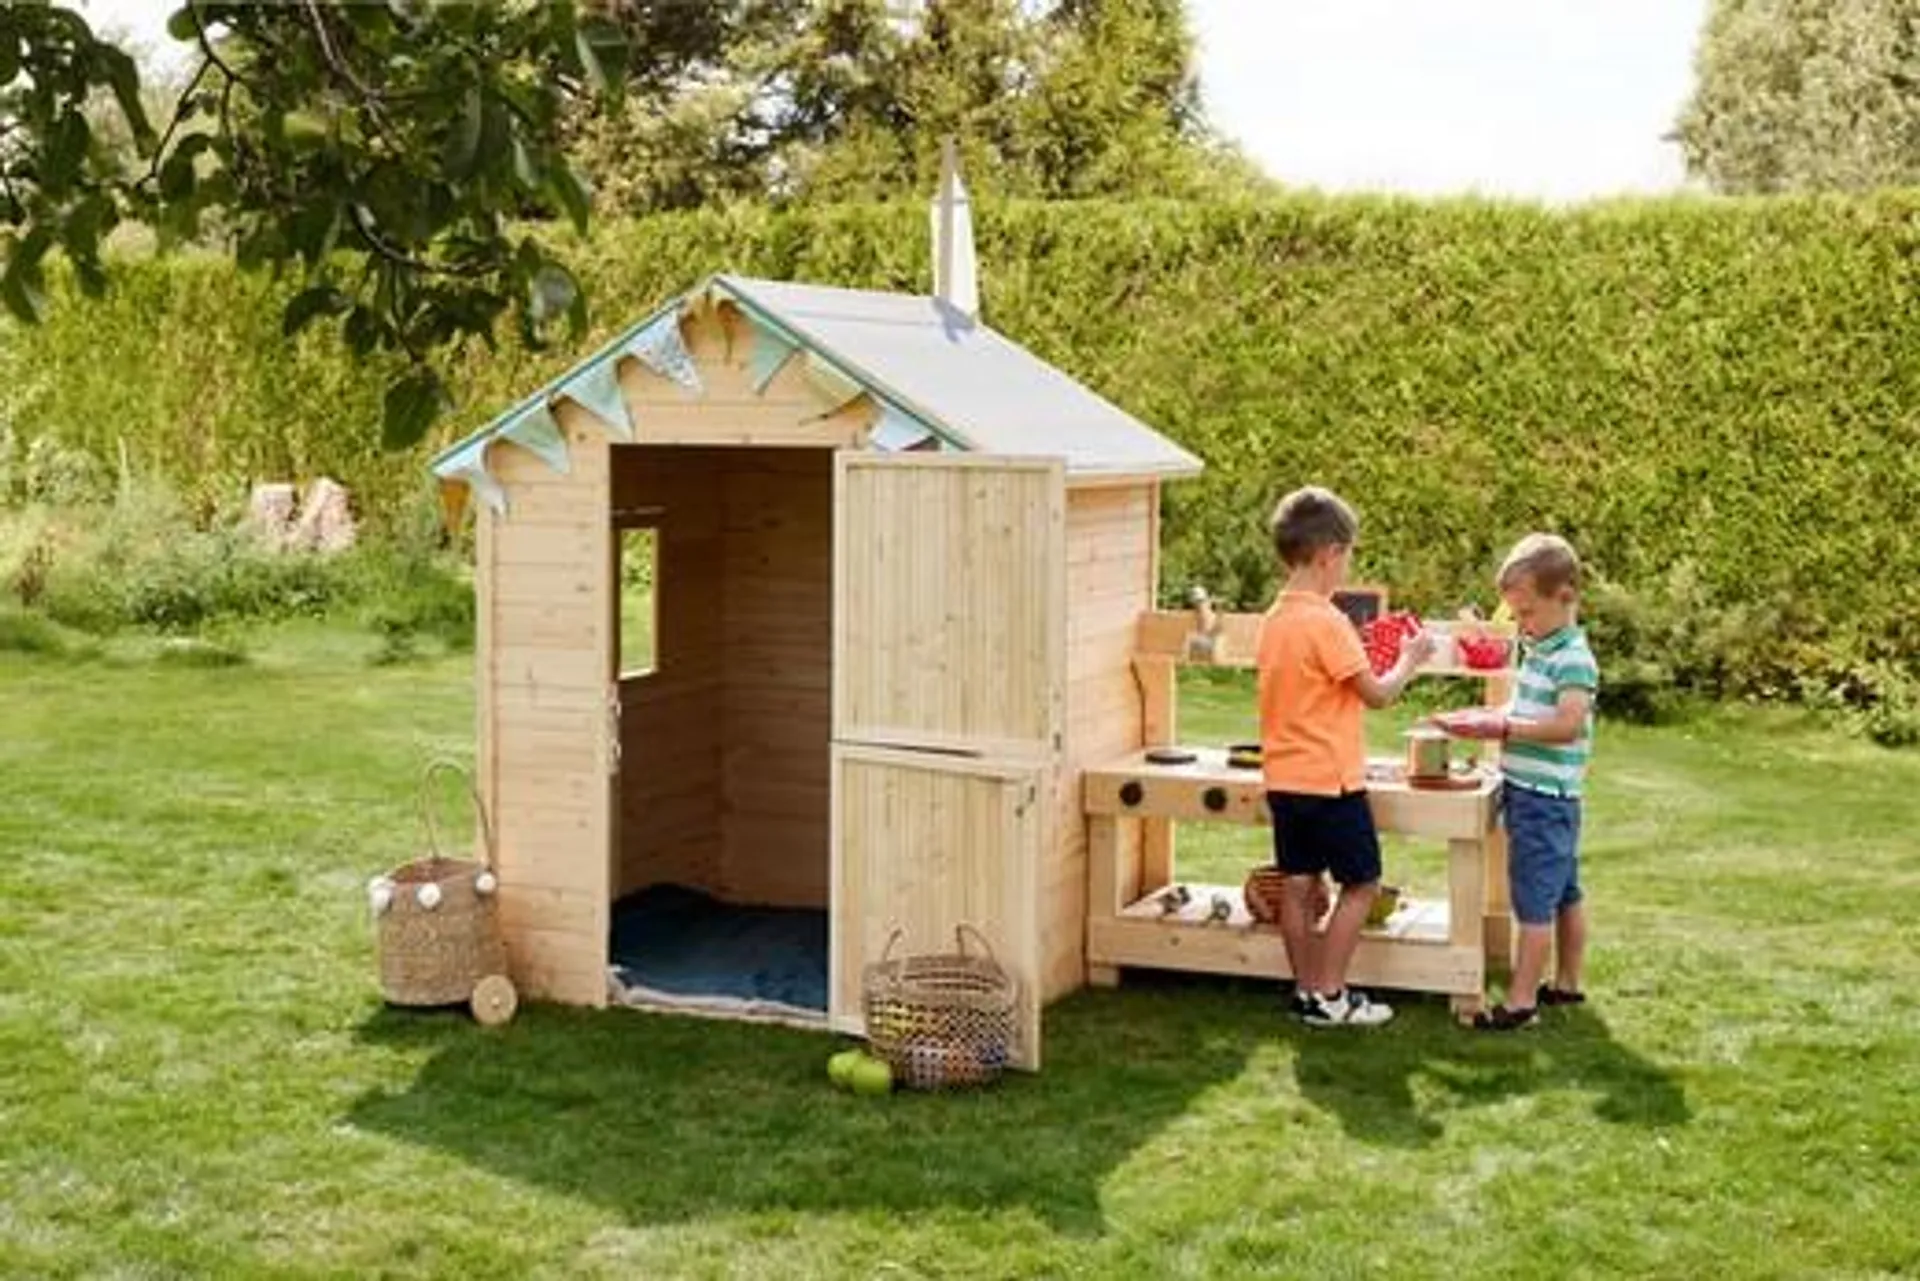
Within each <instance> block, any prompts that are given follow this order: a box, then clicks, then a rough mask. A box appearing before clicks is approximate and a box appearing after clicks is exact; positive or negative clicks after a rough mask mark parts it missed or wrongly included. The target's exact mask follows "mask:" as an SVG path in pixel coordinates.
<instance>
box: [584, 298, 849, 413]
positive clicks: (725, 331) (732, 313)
mask: <svg viewBox="0 0 1920 1281" xmlns="http://www.w3.org/2000/svg"><path fill="white" fill-rule="evenodd" d="M680 331H681V335H682V337H683V338H684V340H685V342H686V344H687V351H688V353H689V354H690V355H692V357H693V359H694V363H695V364H696V365H697V366H698V367H699V370H700V381H701V386H702V391H701V393H700V394H699V395H695V394H693V393H692V392H689V391H687V390H685V389H683V388H681V387H680V386H679V385H678V384H677V383H675V382H673V381H672V380H670V379H667V378H664V377H662V376H660V375H659V374H656V373H654V372H653V371H652V370H650V369H648V368H647V367H646V366H644V365H642V364H641V363H640V362H639V361H637V360H622V361H621V362H620V365H619V375H620V387H621V390H622V391H623V392H624V393H625V394H626V398H627V406H628V409H629V410H630V411H631V412H632V414H633V420H634V423H635V424H636V431H637V434H638V438H639V440H640V442H641V443H643V444H663V445H666V444H672V445H739V446H768V445H772V446H810V447H813V448H826V449H841V448H849V447H851V446H853V445H855V444H857V443H858V442H859V441H860V439H861V438H862V437H863V435H864V433H865V432H867V431H868V430H869V429H871V428H872V426H873V424H874V423H875V422H876V421H877V420H878V418H879V406H878V405H876V404H875V403H874V401H873V400H872V398H871V397H868V396H865V395H862V396H858V397H856V398H855V399H854V400H852V401H850V402H848V403H847V404H846V405H844V406H841V407H840V408H839V409H837V410H834V409H832V407H830V406H827V405H825V404H823V403H822V400H821V395H820V393H819V391H817V390H816V389H815V388H814V386H813V384H812V383H811V382H809V381H808V380H807V376H806V373H805V370H804V367H803V364H802V362H801V360H800V359H798V358H795V359H791V360H788V361H787V362H786V364H784V365H782V366H781V367H780V369H779V371H778V372H777V373H775V374H774V376H773V378H772V380H771V381H770V382H768V383H767V385H766V387H765V388H764V389H763V390H762V391H759V392H756V391H754V389H753V381H752V376H751V373H750V371H749V370H748V361H749V359H750V358H751V357H752V354H753V335H752V333H751V332H750V330H749V329H748V328H747V322H746V320H745V318H744V317H742V316H741V315H740V314H739V312H738V311H737V309H735V308H734V307H733V306H732V305H731V304H723V305H721V306H720V307H718V308H713V307H707V306H701V307H699V308H698V309H696V310H695V312H694V313H693V314H692V315H690V316H688V317H687V318H686V319H684V320H683V321H682V323H681V326H680Z"/></svg>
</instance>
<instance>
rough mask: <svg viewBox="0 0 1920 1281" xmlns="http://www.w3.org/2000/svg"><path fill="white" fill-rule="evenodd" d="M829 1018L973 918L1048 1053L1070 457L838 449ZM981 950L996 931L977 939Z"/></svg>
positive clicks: (1019, 1053) (1033, 1056)
mask: <svg viewBox="0 0 1920 1281" xmlns="http://www.w3.org/2000/svg"><path fill="white" fill-rule="evenodd" d="M834 484H835V505H834V511H835V528H834V612H833V768H832V779H833V798H832V807H833V808H832V821H833V836H832V846H833V869H832V887H833V905H832V906H833V911H832V944H831V953H830V961H829V968H830V971H831V972H830V975H829V984H830V988H831V998H830V999H831V1008H830V1011H829V1014H830V1018H831V1021H832V1023H833V1025H834V1026H835V1027H837V1028H840V1029H843V1030H846V1031H852V1032H858V1031H860V1030H861V1029H862V1021H863V1020H862V1010H861V971H862V968H863V967H864V966H865V965H866V964H868V963H869V962H872V961H876V960H878V959H880V957H881V956H882V955H883V954H884V953H885V951H886V948H887V946H888V943H889V940H890V939H892V938H893V936H894V935H895V933H896V931H897V932H898V933H899V939H898V942H897V943H896V944H895V951H894V954H895V955H896V956H899V955H905V954H909V953H927V952H951V951H953V950H954V948H955V946H956V944H955V932H956V930H957V929H959V928H960V927H962V926H966V927H971V929H972V930H974V931H977V932H978V935H979V936H980V938H981V939H984V941H985V944H986V946H987V948H989V949H990V950H991V951H992V953H993V956H994V959H995V960H997V961H998V962H999V964H1000V965H1001V967H1002V968H1004V969H1005V970H1006V971H1007V972H1008V973H1009V974H1010V975H1012V976H1013V978H1014V979H1015V981H1016V984H1017V987H1018V992H1019V1002H1020V1004H1019V1010H1018V1017H1017V1020H1016V1027H1017V1037H1018V1042H1017V1044H1016V1046H1015V1047H1014V1061H1015V1062H1016V1063H1019V1064H1021V1065H1023V1066H1028V1067H1035V1066H1038V1064H1039V1057H1040V984H1039V978H1040V965H1041V961H1042V959H1043V956H1042V948H1041V942H1042V940H1041V939H1040V938H1039V937H1038V933H1037V902H1038V899H1039V897H1040V890H1041V886H1040V884H1039V874H1040V869H1041V867H1042V866H1043V863H1044V854H1045V852H1046V850H1047V848H1048V844H1047V843H1048V841H1049V840H1050V839H1051V837H1052V835H1053V829H1054V817H1053V816H1054V812H1055V809H1056V807H1055V806H1054V804H1053V797H1054V787H1055V784H1056V766H1057V759H1058V755H1059V750H1060V736H1061V721H1062V717H1063V714H1064V707H1065V665H1066V608H1065V602H1064V594H1065V583H1066V561H1065V522H1066V490H1065V483H1064V478H1063V475H1062V470H1061V467H1060V465H1059V464H1058V463H1057V462H1050V461H1046V460H1034V459H1001V458H987V457H980V456H974V455H969V456H955V455H915V456H906V455H880V454H865V453H843V454H841V455H839V456H838V458H837V461H836V464H835V474H834ZM969 946H970V947H971V948H973V949H975V950H977V949H978V947H979V944H977V943H975V942H973V940H972V939H971V938H970V939H969Z"/></svg>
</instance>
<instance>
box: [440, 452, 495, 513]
mask: <svg viewBox="0 0 1920 1281" xmlns="http://www.w3.org/2000/svg"><path fill="white" fill-rule="evenodd" d="M492 443H493V438H492V437H491V436H481V437H478V438H476V439H474V440H470V441H468V442H467V443H466V444H464V445H462V446H461V447H460V448H459V449H458V450H457V451H456V452H454V453H452V454H449V455H448V456H447V457H446V458H445V459H444V460H443V461H442V462H441V463H440V465H439V466H437V467H435V468H434V469H433V470H434V472H435V474H436V475H438V476H439V477H440V479H441V480H442V481H446V482H449V483H452V484H460V485H465V486H466V487H467V488H469V489H471V490H472V491H473V494H474V497H476V498H478V499H479V500H480V501H481V502H483V503H485V504H486V505H487V506H488V507H490V508H491V509H492V510H493V513H494V515H496V516H504V515H506V514H507V491H506V490H504V489H502V488H500V482H499V481H497V480H495V479H494V478H493V475H492V473H491V472H489V471H488V470H487V446H488V445H491V444H492Z"/></svg>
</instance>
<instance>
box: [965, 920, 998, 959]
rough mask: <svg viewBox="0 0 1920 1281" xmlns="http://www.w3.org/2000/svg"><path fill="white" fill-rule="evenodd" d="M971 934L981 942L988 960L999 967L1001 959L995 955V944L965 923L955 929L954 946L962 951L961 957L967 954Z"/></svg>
mask: <svg viewBox="0 0 1920 1281" xmlns="http://www.w3.org/2000/svg"><path fill="white" fill-rule="evenodd" d="M969 934H971V935H973V937H974V938H976V939H978V940H979V942H980V950H981V951H982V952H985V953H986V954H987V959H988V960H989V961H992V962H993V963H994V965H995V966H998V965H999V964H1000V958H999V957H997V956H995V955H994V954H993V944H991V943H989V942H987V936H986V935H984V934H982V933H981V932H980V931H979V930H976V929H975V928H973V926H971V925H968V924H967V923H966V922H964V921H962V922H961V923H960V924H958V925H956V926H954V927H953V945H954V946H955V947H957V948H959V949H960V955H962V956H965V955H966V954H967V935H969Z"/></svg>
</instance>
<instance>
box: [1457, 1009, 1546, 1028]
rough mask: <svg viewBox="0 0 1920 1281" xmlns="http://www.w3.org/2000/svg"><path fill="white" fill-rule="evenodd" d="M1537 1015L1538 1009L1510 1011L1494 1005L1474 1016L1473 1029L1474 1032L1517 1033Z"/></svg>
mask: <svg viewBox="0 0 1920 1281" xmlns="http://www.w3.org/2000/svg"><path fill="white" fill-rule="evenodd" d="M1539 1013H1540V1012H1539V1010H1538V1009H1525V1010H1510V1009H1508V1008H1507V1007H1506V1006H1504V1005H1496V1006H1494V1007H1493V1008H1492V1009H1491V1010H1482V1011H1481V1012H1480V1013H1478V1014H1476V1015H1474V1016H1473V1027H1474V1030H1475V1031H1476V1032H1518V1031H1519V1030H1520V1029H1521V1028H1523V1027H1527V1026H1528V1025H1530V1024H1531V1023H1532V1022H1533V1021H1534V1019H1535V1018H1537V1017H1538V1016H1539Z"/></svg>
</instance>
